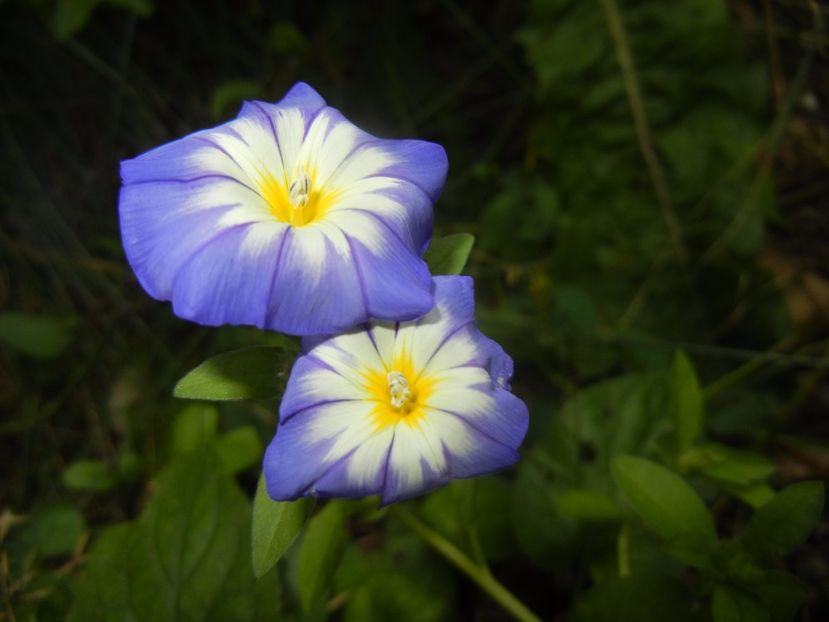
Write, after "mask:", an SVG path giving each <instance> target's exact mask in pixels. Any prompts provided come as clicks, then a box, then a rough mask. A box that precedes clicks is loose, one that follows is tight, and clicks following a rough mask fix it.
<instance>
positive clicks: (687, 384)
mask: <svg viewBox="0 0 829 622" xmlns="http://www.w3.org/2000/svg"><path fill="white" fill-rule="evenodd" d="M671 385H672V386H671V389H672V396H673V400H674V418H675V423H676V438H677V445H678V446H679V451H680V452H683V451H685V450H686V449H688V448H689V447H691V445H693V443H694V441H695V440H696V439H697V436H699V432H700V427H701V426H702V390H701V389H700V386H699V380H698V379H697V375H696V372H695V371H694V367H693V365H692V364H691V361H689V360H688V357H687V356H686V355H685V353H684V352H682V351H679V352H677V353H676V355H675V356H674V364H673V368H672V370H671Z"/></svg>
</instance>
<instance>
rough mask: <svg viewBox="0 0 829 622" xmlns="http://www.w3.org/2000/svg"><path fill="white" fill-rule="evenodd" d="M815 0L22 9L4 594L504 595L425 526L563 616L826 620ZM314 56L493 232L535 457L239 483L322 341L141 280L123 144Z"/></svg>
mask: <svg viewBox="0 0 829 622" xmlns="http://www.w3.org/2000/svg"><path fill="white" fill-rule="evenodd" d="M826 18H827V12H826V8H825V6H823V5H819V4H818V3H817V2H812V1H811V0H764V1H762V2H760V1H757V2H753V1H748V0H731V1H729V2H717V1H715V0H675V1H673V2H670V3H664V2H656V1H653V2H638V1H633V0H589V1H581V2H577V1H575V0H531V1H529V2H523V3H516V2H507V1H495V2H489V3H474V2H458V1H456V0H417V1H414V2H393V1H381V2H350V3H344V2H326V3H303V2H284V3H267V2H261V1H257V0H246V1H244V2H227V1H221V0H207V1H205V2H198V3H195V2H187V1H185V0H168V1H165V2H153V1H152V0H29V1H27V2H25V1H11V2H10V1H8V0H7V1H6V2H5V3H0V42H2V43H0V114H2V123H0V154H1V155H0V163H2V166H1V167H0V205H2V220H0V223H1V224H0V260H2V261H1V262H0V411H2V414H3V417H2V420H0V461H2V465H3V479H2V487H0V594H2V599H1V600H2V604H0V619H1V620H4V621H23V620H25V621H29V620H31V621H34V620H44V621H48V620H58V619H65V618H66V617H67V616H68V618H69V619H70V620H73V621H75V620H77V621H81V620H83V621H92V620H141V621H144V620H147V621H156V620H159V621H160V620H165V621H168V620H193V621H200V620H217V621H218V620H221V621H226V620H251V621H253V620H275V619H280V620H281V619H285V620H322V619H326V618H332V619H341V620H347V621H352V620H354V621H357V620H378V621H381V620H382V621H385V620H390V619H397V620H418V621H420V620H422V621H440V620H505V619H509V614H508V613H507V612H506V611H504V610H502V609H501V608H499V607H497V606H493V604H492V602H491V601H490V600H489V597H488V596H487V595H486V594H485V593H484V592H483V591H482V590H481V589H479V588H480V585H479V583H480V582H477V583H476V581H473V580H471V579H470V578H469V576H468V575H467V574H464V573H463V572H459V570H458V569H459V568H461V570H462V565H460V566H459V565H458V563H454V564H452V563H449V562H448V561H447V554H446V552H445V550H444V551H443V553H442V554H440V553H441V552H440V550H439V549H440V546H437V547H436V546H435V543H436V542H438V543H444V544H448V546H450V547H451V550H453V551H455V552H456V553H457V554H458V555H460V556H461V557H462V558H463V559H465V560H467V562H468V563H469V564H471V567H472V568H473V569H475V570H474V572H476V573H478V576H479V577H484V579H486V577H489V578H494V579H497V581H498V582H500V584H503V585H504V586H506V588H508V589H509V590H510V591H511V592H513V593H514V594H515V595H516V596H517V597H518V598H519V599H520V600H521V601H523V602H524V603H525V604H526V606H527V607H528V608H529V609H530V610H532V611H533V612H534V613H535V614H536V615H537V616H539V617H540V618H542V619H548V620H574V621H582V620H583V621H600V622H601V621H603V620H631V621H636V620H643V621H649V620H664V619H674V620H686V619H687V620H715V621H716V622H726V621H732V620H735V621H736V620H741V621H749V620H750V621H753V620H768V621H775V622H776V621H782V620H793V619H798V620H822V619H826V617H827V616H829V588H827V586H829V561H828V560H829V558H827V555H826V553H827V549H828V548H829V540H827V525H826V522H825V518H823V484H822V483H820V481H819V480H821V479H823V478H825V477H826V475H827V472H829V451H827V450H828V449H829V446H827V441H829V434H827V433H828V432H829V429H827V424H826V412H827V406H829V404H827V402H829V391H827V385H826V380H825V376H826V372H827V371H829V358H827V357H829V350H828V349H827V348H829V341H827V337H828V336H829V335H827V317H829V315H828V314H829V282H827V280H826V275H827V272H826V261H825V260H826V258H827V252H826V248H827V247H826V245H825V239H826V234H827V232H829V217H828V216H827V212H826V207H827V205H826V199H825V196H826V191H827V185H828V184H829V182H827V180H829V176H828V175H827V168H829V130H827V124H826V120H827V118H826V114H827V113H826V106H827V101H829V82H827V75H829V74H827V73H826V44H827V39H826V33H825V28H824V22H825V21H826ZM297 80H305V81H307V82H309V83H311V84H312V85H313V86H314V87H315V88H317V89H318V90H319V91H320V92H321V93H322V94H323V95H324V96H325V97H326V98H327V99H328V100H329V102H330V103H331V104H332V105H334V106H337V107H340V108H341V109H342V110H344V111H345V113H346V114H347V116H348V117H349V118H350V119H351V120H353V121H354V122H355V123H357V124H358V125H359V126H361V127H363V128H366V129H368V130H369V131H371V132H372V133H375V134H380V135H384V136H389V137H403V136H414V137H419V138H425V139H430V140H435V141H437V142H440V143H441V144H443V145H445V146H446V148H447V151H448V153H449V159H450V174H449V180H448V182H447V186H446V189H445V192H444V194H443V196H442V198H441V199H440V201H439V202H438V204H437V206H436V215H437V233H438V234H439V235H440V236H448V235H450V234H456V233H458V232H470V233H472V234H473V235H474V236H475V245H474V247H472V251H471V255H470V256H469V261H468V263H467V264H466V267H465V268H464V270H465V271H466V272H467V273H469V274H472V275H473V276H474V277H476V298H477V302H478V311H477V315H478V319H479V321H480V323H481V324H482V327H483V329H484V330H485V332H487V333H488V334H490V335H491V336H492V337H494V338H496V339H498V340H499V341H501V342H502V343H503V344H504V346H505V348H506V349H507V351H508V352H510V353H511V354H512V355H513V356H514V358H515V361H516V378H515V382H514V390H515V392H516V393H517V394H518V395H520V396H521V397H522V398H523V399H525V400H526V401H527V403H528V404H529V406H530V413H531V429H530V433H529V436H528V439H527V442H526V444H525V446H524V449H523V459H522V461H521V462H520V463H519V465H518V467H517V468H516V469H514V470H513V471H511V472H507V473H503V474H500V475H497V476H492V477H487V478H483V479H480V480H477V481H474V482H455V483H453V484H451V485H450V486H447V487H446V488H444V489H442V490H440V491H438V492H436V493H434V494H432V495H430V496H428V497H425V498H423V499H420V500H416V501H413V502H409V503H407V504H405V505H404V507H403V508H402V509H401V510H399V511H397V510H395V509H394V508H392V509H391V510H382V511H378V510H377V504H376V502H375V501H374V500H367V501H365V502H340V501H337V502H330V503H327V504H325V503H320V504H316V505H315V504H313V503H311V502H303V503H300V504H296V505H292V506H277V505H275V504H274V505H273V506H267V505H264V504H263V503H262V501H261V500H260V501H258V502H257V503H256V509H255V511H253V512H252V510H251V507H252V503H251V501H252V499H253V498H254V495H255V492H256V490H257V479H258V477H259V460H260V458H261V455H262V450H263V447H264V444H265V443H266V442H268V441H269V439H270V437H271V436H272V434H273V430H274V427H275V424H276V414H275V412H276V406H277V404H278V396H279V392H280V391H281V388H282V386H283V385H284V381H285V378H286V375H287V373H288V371H289V369H290V364H291V361H292V359H293V357H294V355H295V354H296V352H297V347H298V346H297V344H296V342H295V340H292V339H287V338H284V337H282V336H279V335H265V334H262V333H259V332H257V331H255V330H251V329H246V328H222V329H219V330H215V329H211V330H208V329H204V328H202V327H199V326H196V325H192V324H188V323H186V322H183V321H180V320H177V319H176V318H174V317H173V316H172V315H171V313H170V312H169V309H168V308H167V306H165V305H163V304H159V303H156V302H155V301H153V300H151V299H150V298H149V297H148V296H146V295H145V294H144V293H143V292H142V291H141V289H140V287H139V286H138V284H137V283H136V281H135V279H134V277H133V275H132V274H131V272H130V270H129V268H128V266H127V265H126V263H125V261H124V258H123V254H122V251H121V249H120V241H119V238H118V226H117V213H116V203H117V191H118V186H119V180H118V169H117V166H118V161H119V160H120V159H123V158H127V157H132V156H134V155H135V154H137V153H139V152H141V151H144V150H146V149H148V148H150V147H152V146H155V145H157V144H160V143H161V142H164V141H167V140H170V139H172V138H174V137H177V136H181V135H184V134H186V133H188V132H190V131H192V130H195V129H199V128H203V127H207V126H209V125H211V124H215V123H218V122H220V121H221V120H223V119H226V118H228V117H230V116H232V115H234V114H235V112H236V110H237V108H238V106H239V104H240V102H241V101H242V100H244V99H246V98H247V99H249V98H259V99H266V100H276V99H278V98H279V97H281V95H282V94H283V93H284V92H285V90H286V89H287V88H288V87H289V86H290V85H291V84H293V83H294V82H295V81H297ZM469 242H470V239H469V238H468V237H464V236H458V237H452V238H442V239H440V240H437V241H436V243H435V247H434V248H433V249H432V250H431V251H430V254H429V259H430V262H432V265H433V266H437V265H439V266H440V267H441V268H440V271H445V272H452V271H456V270H460V269H461V268H462V267H463V265H464V257H465V253H466V252H468V250H469ZM230 351H233V352H232V353H229V354H225V353H227V352H230ZM215 355H219V356H218V357H217V358H210V360H208V361H207V362H206V363H203V364H202V361H204V360H205V359H207V358H209V357H212V356H215ZM190 370H193V371H192V372H190V373H189V374H188V372H189V371H190ZM173 387H175V397H174V395H173ZM260 495H261V489H260ZM277 527H278V528H277ZM251 536H252V537H253V542H254V543H255V546H254V547H253V552H252V553H251V547H250V541H251ZM277 559H279V561H278V563H276V565H274V564H275V561H276V560H277ZM448 559H451V555H450V556H448ZM486 580H489V579H486Z"/></svg>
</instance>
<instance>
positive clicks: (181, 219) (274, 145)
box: [120, 83, 447, 335]
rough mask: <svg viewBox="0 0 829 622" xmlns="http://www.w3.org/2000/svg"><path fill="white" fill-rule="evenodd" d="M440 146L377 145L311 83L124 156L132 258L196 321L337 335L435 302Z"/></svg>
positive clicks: (146, 278) (125, 217) (152, 287)
mask: <svg viewBox="0 0 829 622" xmlns="http://www.w3.org/2000/svg"><path fill="white" fill-rule="evenodd" d="M446 168H447V161H446V153H445V152H444V150H443V148H442V147H440V146H439V145H436V144H433V143H429V142H424V141H420V140H381V139H378V138H375V137H374V136H371V135H369V134H367V133H366V132H363V131H362V130H360V129H358V128H357V127H355V126H354V125H352V124H351V123H349V122H348V121H347V120H346V119H345V118H344V117H343V116H342V114H340V112H339V111H337V110H335V109H334V108H331V107H329V106H326V105H325V101H324V100H323V99H322V98H321V97H320V96H319V95H318V94H317V93H316V92H315V91H314V90H313V89H312V88H311V87H310V86H308V85H307V84H303V83H299V84H297V85H296V86H294V87H293V88H292V89H291V90H290V92H289V93H288V94H287V95H286V96H285V98H283V99H282V100H281V101H280V102H278V103H277V104H268V103H265V102H257V101H254V102H248V103H246V104H245V105H244V107H243V108H242V110H241V112H240V113H239V116H238V117H237V118H236V119H234V120H233V121H230V122H228V123H225V124H224V125H221V126H219V127H216V128H213V129H209V130H204V131H201V132H196V133H195V134H190V135H189V136H186V137H185V138H182V139H180V140H177V141H174V142H172V143H169V144H166V145H163V146H161V147H158V148H156V149H153V150H152V151H149V152H147V153H145V154H143V155H140V156H138V157H137V158H135V159H132V160H126V161H124V162H122V164H121V177H122V179H123V187H122V189H121V197H120V218H121V234H122V238H123V243H124V249H125V251H126V254H127V259H128V260H129V262H130V265H131V266H132V268H133V270H134V271H135V273H136V275H137V276H138V279H139V281H140V282H141V284H142V285H143V286H144V288H145V289H146V290H147V292H148V293H149V294H150V295H152V296H153V297H155V298H157V299H159V300H170V301H172V303H173V310H174V312H175V313H176V314H177V315H179V316H180V317H183V318H186V319H189V320H193V321H196V322H199V323H201V324H208V325H212V326H215V325H219V324H249V325H254V326H258V327H260V328H267V329H271V330H278V331H282V332H285V333H289V334H294V335H315V334H322V333H333V332H337V331H340V330H345V329H348V328H352V327H354V326H355V325H357V324H359V323H360V322H364V321H366V320H367V319H368V318H369V317H372V318H380V319H386V320H405V319H411V318H415V317H418V316H420V315H422V314H424V313H426V312H427V311H428V310H429V309H430V308H431V307H432V304H433V302H434V299H433V293H432V284H431V280H430V275H429V271H428V269H427V267H426V264H425V263H424V262H423V260H422V258H421V255H422V253H423V251H424V250H425V248H426V245H427V244H428V240H429V236H430V235H431V230H432V219H433V214H432V204H433V202H434V201H435V200H436V198H437V196H438V195H439V194H440V191H441V189H442V187H443V182H444V179H445V177H446Z"/></svg>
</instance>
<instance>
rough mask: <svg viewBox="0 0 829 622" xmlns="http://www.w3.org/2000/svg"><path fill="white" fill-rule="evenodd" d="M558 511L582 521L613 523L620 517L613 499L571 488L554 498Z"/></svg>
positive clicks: (597, 493)
mask: <svg viewBox="0 0 829 622" xmlns="http://www.w3.org/2000/svg"><path fill="white" fill-rule="evenodd" d="M555 502H556V505H557V506H558V511H559V512H561V514H562V515H563V516H567V517H570V518H573V519H575V520H584V521H613V520H618V519H620V518H621V516H622V512H621V510H620V509H619V506H618V505H616V503H614V501H613V499H611V498H610V497H608V496H607V495H605V494H604V493H602V492H599V491H598V490H591V489H589V488H571V489H569V490H565V491H563V492H561V493H559V494H558V495H557V496H556V498H555Z"/></svg>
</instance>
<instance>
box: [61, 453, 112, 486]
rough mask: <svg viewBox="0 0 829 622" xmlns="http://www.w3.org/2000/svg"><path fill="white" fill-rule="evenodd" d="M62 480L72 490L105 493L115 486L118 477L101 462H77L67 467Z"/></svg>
mask: <svg viewBox="0 0 829 622" xmlns="http://www.w3.org/2000/svg"><path fill="white" fill-rule="evenodd" d="M61 478H62V479H63V483H64V484H65V485H66V487H67V488H69V489H70V490H77V491H82V492H103V491H105V490H109V489H110V488H112V487H113V486H115V484H116V481H117V477H116V475H115V472H114V471H113V470H112V469H111V468H110V467H109V465H108V464H106V463H105V462H103V461H101V460H77V461H75V462H73V463H72V464H70V465H69V466H68V467H66V470H65V471H64V472H63V474H62V476H61Z"/></svg>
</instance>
